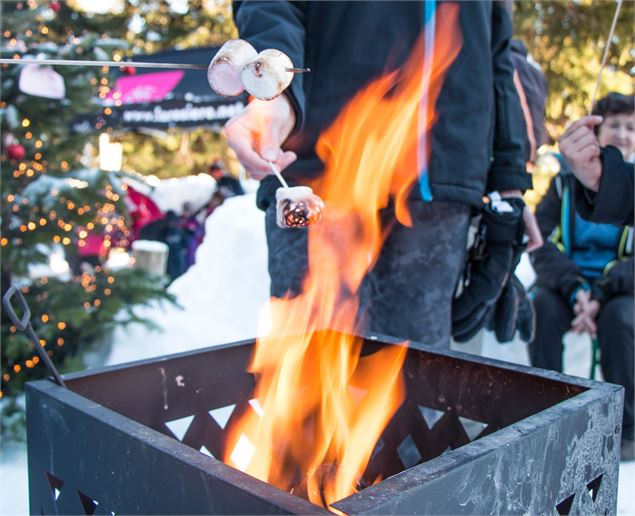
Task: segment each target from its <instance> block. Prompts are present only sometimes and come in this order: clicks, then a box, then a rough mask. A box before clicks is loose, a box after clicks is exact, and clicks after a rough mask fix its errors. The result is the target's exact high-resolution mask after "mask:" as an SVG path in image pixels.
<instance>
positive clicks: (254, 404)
mask: <svg viewBox="0 0 635 516" xmlns="http://www.w3.org/2000/svg"><path fill="white" fill-rule="evenodd" d="M249 404H250V405H251V408H252V409H254V412H255V413H256V414H258V417H262V416H263V414H264V413H265V411H264V410H263V408H262V405H261V404H260V402H259V401H258V399H257V398H254V399H252V400H249Z"/></svg>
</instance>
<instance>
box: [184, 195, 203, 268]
mask: <svg viewBox="0 0 635 516" xmlns="http://www.w3.org/2000/svg"><path fill="white" fill-rule="evenodd" d="M199 211H200V210H199ZM197 216H198V212H194V210H193V209H192V204H191V203H189V202H186V203H184V204H183V213H182V214H181V218H180V226H181V230H182V231H183V236H184V238H185V242H186V244H185V270H187V269H189V268H190V267H191V266H192V265H194V262H195V261H196V249H198V246H199V245H200V244H201V242H202V241H203V237H204V236H205V231H204V229H203V224H201V223H200V222H199V220H198V218H197Z"/></svg>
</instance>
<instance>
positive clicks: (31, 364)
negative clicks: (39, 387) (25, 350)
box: [25, 360, 34, 369]
mask: <svg viewBox="0 0 635 516" xmlns="http://www.w3.org/2000/svg"><path fill="white" fill-rule="evenodd" d="M25 364H26V366H27V367H28V368H29V369H31V368H32V367H33V365H34V364H33V361H32V360H27V361H26V362H25Z"/></svg>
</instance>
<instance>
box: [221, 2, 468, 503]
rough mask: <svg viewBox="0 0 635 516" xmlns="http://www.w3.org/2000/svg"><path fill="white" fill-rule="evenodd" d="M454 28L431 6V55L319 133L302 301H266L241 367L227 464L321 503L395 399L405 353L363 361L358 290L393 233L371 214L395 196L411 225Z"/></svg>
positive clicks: (414, 59) (347, 490)
mask: <svg viewBox="0 0 635 516" xmlns="http://www.w3.org/2000/svg"><path fill="white" fill-rule="evenodd" d="M457 27H458V6H457V5H448V4H443V5H442V6H440V8H439V14H438V16H437V19H436V27H435V29H436V30H435V32H434V34H435V36H434V41H433V43H434V52H429V53H428V54H426V53H425V49H424V44H423V42H421V41H420V42H419V43H418V44H417V45H416V49H415V51H414V52H413V55H412V56H411V57H410V58H409V60H408V62H407V63H406V65H405V66H404V67H403V68H402V69H400V70H398V71H395V72H392V73H389V74H386V75H384V76H382V77H380V78H379V79H377V80H375V81H374V82H372V83H371V84H369V85H368V86H367V87H366V88H365V89H363V90H362V91H361V92H359V93H358V94H357V95H356V96H355V97H354V98H353V99H352V101H351V102H350V103H349V104H348V105H347V106H346V107H345V108H344V109H343V110H342V112H341V113H340V114H339V116H338V118H337V120H336V121H335V122H334V123H333V124H332V126H331V127H330V128H329V129H328V130H327V131H326V132H325V133H323V134H322V135H321V137H320V139H319V141H318V143H317V146H316V150H317V153H318V155H319V156H320V158H321V159H322V161H323V162H324V163H325V165H326V170H325V174H324V176H323V180H322V181H321V183H320V184H319V185H317V189H318V193H319V195H320V196H321V197H322V198H323V199H324V201H325V203H326V212H325V218H324V220H323V222H322V223H321V224H319V225H315V226H309V272H308V274H307V276H306V278H305V280H304V284H303V292H302V293H301V294H300V295H298V296H297V297H294V298H288V299H272V300H271V301H270V305H269V310H270V314H269V317H270V319H271V330H270V332H269V334H268V335H267V336H265V337H262V338H260V339H259V340H258V342H257V345H256V350H255V353H254V356H253V358H252V362H251V365H250V371H251V372H253V373H254V374H255V375H256V378H257V386H256V393H255V398H256V399H257V400H258V403H254V404H253V405H252V407H253V410H248V411H247V412H246V413H245V414H244V415H243V416H242V418H241V419H240V420H239V421H238V423H237V424H235V425H233V427H232V428H231V429H230V434H229V438H228V445H227V448H226V453H225V459H224V460H225V462H226V463H227V464H230V465H232V466H234V467H237V468H238V469H241V470H243V471H245V472H247V473H249V474H250V475H253V476H255V477H257V478H259V479H261V480H264V481H266V482H269V483H271V484H273V485H275V486H277V487H279V488H280V489H283V490H285V491H289V492H292V493H294V494H299V495H302V496H305V497H307V498H308V499H309V500H310V501H311V502H313V503H316V504H318V505H322V506H329V505H330V504H331V503H334V502H336V501H337V500H340V499H342V498H344V497H346V496H348V495H350V494H353V493H354V492H356V491H357V490H358V489H359V484H358V483H359V481H360V479H361V477H362V475H363V473H364V471H365V469H366V466H367V464H368V461H369V460H370V457H371V454H372V452H373V449H374V447H375V444H376V442H377V440H378V439H379V437H380V436H381V433H382V431H383V430H384V428H385V427H386V425H387V424H388V422H389V421H390V419H391V418H392V416H393V414H394V413H395V411H396V410H397V409H398V408H399V406H400V405H401V403H402V402H403V400H404V396H405V392H404V385H403V379H402V377H401V367H402V364H403V360H404V359H405V354H406V346H391V347H386V348H383V349H381V350H380V351H378V352H376V353H373V354H371V355H368V356H364V357H361V356H360V352H361V347H362V339H360V338H358V337H353V336H351V335H352V334H355V333H356V332H360V331H363V328H361V327H359V323H358V312H359V298H358V291H359V287H360V285H361V282H362V280H363V278H364V276H365V275H366V273H367V272H368V271H369V270H370V269H371V268H372V266H373V264H374V263H375V261H376V259H377V257H378V255H379V253H380V251H381V247H382V244H383V242H384V240H385V238H386V236H387V234H388V232H389V230H390V228H385V227H382V225H381V223H380V219H379V210H380V209H381V208H383V207H385V206H387V205H388V203H389V201H390V199H394V200H395V205H396V215H397V219H398V220H399V222H401V223H402V224H409V223H410V217H409V214H408V210H407V206H406V202H405V201H406V199H407V196H408V193H409V192H410V190H411V189H412V188H413V187H414V186H415V185H416V184H417V179H418V175H419V172H420V170H421V169H422V160H423V163H424V164H425V161H426V160H427V155H428V152H429V147H428V146H427V134H428V132H429V130H430V128H431V127H432V124H433V123H434V120H435V113H434V105H435V102H436V99H437V96H438V94H439V91H440V89H441V85H442V83H443V77H444V74H445V72H446V71H447V69H448V67H449V65H450V64H451V63H452V62H453V60H454V58H455V57H456V55H457V53H458V51H459V49H460V46H461V38H460V33H459V31H458V29H457ZM426 44H432V42H426ZM424 56H425V60H427V61H426V62H424ZM424 65H425V66H424ZM422 70H424V72H423V76H424V77H423V79H422ZM422 148H423V149H426V150H425V152H424V155H423V156H422V155H421V149H422ZM379 480H381V479H375V481H379Z"/></svg>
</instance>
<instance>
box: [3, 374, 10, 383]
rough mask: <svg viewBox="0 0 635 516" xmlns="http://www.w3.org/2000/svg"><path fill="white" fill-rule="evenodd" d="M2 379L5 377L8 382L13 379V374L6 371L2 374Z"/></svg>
mask: <svg viewBox="0 0 635 516" xmlns="http://www.w3.org/2000/svg"><path fill="white" fill-rule="evenodd" d="M2 379H3V380H4V381H5V382H8V381H9V380H10V379H11V375H10V374H9V373H4V374H3V375H2Z"/></svg>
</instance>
